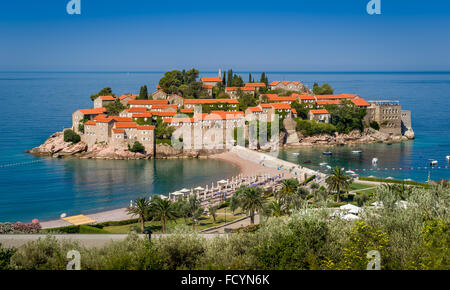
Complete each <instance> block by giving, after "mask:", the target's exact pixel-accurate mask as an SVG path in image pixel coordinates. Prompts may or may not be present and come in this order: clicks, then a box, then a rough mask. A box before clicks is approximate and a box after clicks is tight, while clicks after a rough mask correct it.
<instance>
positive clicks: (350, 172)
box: [345, 170, 356, 174]
mask: <svg viewBox="0 0 450 290" xmlns="http://www.w3.org/2000/svg"><path fill="white" fill-rule="evenodd" d="M345 173H347V174H356V173H355V171H351V170H347V171H345Z"/></svg>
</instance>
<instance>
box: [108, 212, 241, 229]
mask: <svg viewBox="0 0 450 290" xmlns="http://www.w3.org/2000/svg"><path fill="white" fill-rule="evenodd" d="M243 216H244V215H242V214H240V215H233V214H232V213H231V212H230V211H229V209H227V213H226V222H227V223H228V222H231V221H234V220H237V219H239V218H241V217H243ZM224 223H225V209H223V208H222V209H220V210H218V211H217V215H216V223H214V221H213V218H212V217H211V216H202V217H201V218H200V219H199V225H198V230H199V231H201V230H204V229H207V228H211V227H215V226H218V225H221V224H224ZM180 224H181V225H186V226H188V227H190V228H193V225H192V219H187V220H186V221H185V220H184V218H177V219H176V220H171V221H168V222H167V223H166V231H170V229H173V228H174V227H175V226H177V225H180ZM132 226H133V227H136V228H139V227H140V224H139V223H133V224H128V225H120V226H107V227H104V228H103V230H104V231H106V232H108V233H111V234H127V233H129V232H130V229H131V227H132ZM145 226H146V227H150V229H151V231H152V232H153V233H161V230H162V228H161V222H160V221H149V222H146V223H145ZM195 230H197V227H195Z"/></svg>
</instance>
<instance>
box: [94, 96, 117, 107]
mask: <svg viewBox="0 0 450 290" xmlns="http://www.w3.org/2000/svg"><path fill="white" fill-rule="evenodd" d="M115 100H116V98H115V97H113V96H98V97H97V98H96V99H95V100H94V108H101V107H104V106H106V105H108V104H110V103H113V102H114V101H115Z"/></svg>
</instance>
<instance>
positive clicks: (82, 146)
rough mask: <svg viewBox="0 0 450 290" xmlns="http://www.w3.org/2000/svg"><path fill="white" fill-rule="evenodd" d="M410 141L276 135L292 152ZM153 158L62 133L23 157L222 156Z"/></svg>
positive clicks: (378, 135) (372, 134) (366, 135)
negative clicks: (67, 138)
mask: <svg viewBox="0 0 450 290" xmlns="http://www.w3.org/2000/svg"><path fill="white" fill-rule="evenodd" d="M411 139H414V135H413V134H412V135H408V136H392V137H391V136H389V135H388V134H386V133H382V132H380V131H377V130H374V129H371V128H368V129H365V130H364V131H363V132H360V131H358V130H354V131H351V132H350V133H348V134H339V133H335V134H332V135H315V136H304V135H303V134H301V133H300V132H296V131H295V130H287V132H282V133H281V134H280V144H279V145H280V147H284V148H296V147H305V146H339V145H351V144H371V143H381V142H384V143H394V142H403V141H407V140H411ZM155 151H156V152H155V156H153V154H145V153H139V152H131V151H129V150H128V149H127V148H115V147H112V146H108V145H107V144H95V145H94V146H92V147H90V148H89V147H88V146H87V144H86V143H84V142H78V143H76V144H73V143H71V142H65V141H64V134H63V132H56V133H54V134H52V135H51V136H50V137H49V138H48V139H47V140H46V141H45V142H44V143H43V144H42V145H40V146H38V147H35V148H33V149H31V150H27V151H26V152H27V153H30V154H33V155H36V156H47V157H53V158H66V157H72V158H79V159H111V160H134V159H151V158H155V159H172V158H207V157H208V156H210V155H213V154H219V153H223V152H225V151H228V150H225V149H217V150H184V149H175V148H173V147H172V146H170V145H167V144H156V149H155Z"/></svg>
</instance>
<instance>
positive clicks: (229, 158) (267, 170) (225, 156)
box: [41, 152, 294, 229]
mask: <svg viewBox="0 0 450 290" xmlns="http://www.w3.org/2000/svg"><path fill="white" fill-rule="evenodd" d="M209 158H212V159H217V160H222V161H225V162H230V163H232V164H234V165H236V166H237V167H239V169H240V173H241V174H242V175H244V176H252V175H255V174H270V175H276V174H284V176H285V177H287V178H289V177H294V175H293V174H292V173H290V172H289V171H287V170H281V169H280V170H277V168H273V167H267V166H263V165H261V164H258V163H255V162H251V161H249V160H245V159H243V158H241V157H239V155H238V154H236V153H234V152H224V153H220V154H215V155H211V156H209ZM211 181H213V180H211ZM216 181H217V180H214V181H213V182H216ZM182 187H183V185H182V184H180V188H182ZM80 214H83V213H82V212H81V213H80ZM86 216H87V217H89V218H91V219H94V220H95V221H97V223H102V222H106V221H121V220H127V219H133V218H137V216H131V215H129V214H128V213H127V211H126V208H125V207H124V208H119V209H114V210H109V211H103V212H98V213H94V214H86ZM70 225H71V224H70V223H69V222H66V221H65V220H62V219H59V220H51V221H44V222H41V226H42V228H43V229H47V228H56V227H63V226H70Z"/></svg>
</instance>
